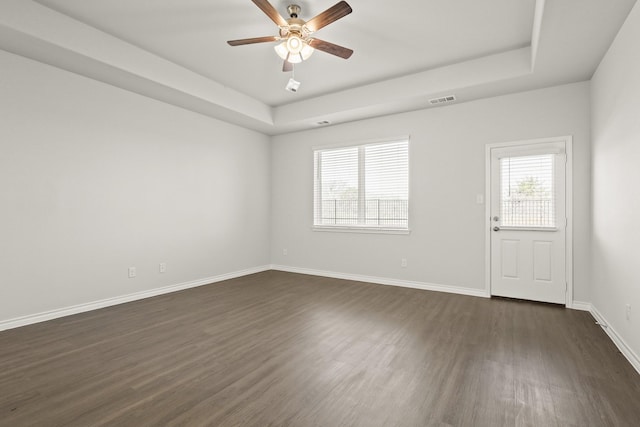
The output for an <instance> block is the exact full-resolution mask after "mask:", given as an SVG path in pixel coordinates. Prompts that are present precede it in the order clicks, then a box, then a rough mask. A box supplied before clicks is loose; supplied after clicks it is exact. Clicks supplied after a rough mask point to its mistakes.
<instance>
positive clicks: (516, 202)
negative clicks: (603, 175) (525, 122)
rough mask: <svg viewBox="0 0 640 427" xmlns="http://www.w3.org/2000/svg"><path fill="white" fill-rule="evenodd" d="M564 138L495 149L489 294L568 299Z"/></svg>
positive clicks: (521, 297)
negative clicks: (556, 140) (562, 139)
mask: <svg viewBox="0 0 640 427" xmlns="http://www.w3.org/2000/svg"><path fill="white" fill-rule="evenodd" d="M566 158H567V157H566V148H565V143H564V141H559V142H550V143H538V144H529V145H520V146H509V147H498V148H492V149H491V180H490V185H491V207H490V210H491V217H490V221H489V222H490V223H489V227H490V228H491V231H490V235H491V284H490V286H491V295H496V296H504V297H510V298H519V299H527V300H533V301H544V302H551V303H556V304H566V291H567V281H566V259H565V253H566V252H565V249H566V241H565V235H566V225H567V219H566V203H565V200H566V194H565V193H566V188H565V173H566Z"/></svg>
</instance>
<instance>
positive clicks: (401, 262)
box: [400, 258, 407, 268]
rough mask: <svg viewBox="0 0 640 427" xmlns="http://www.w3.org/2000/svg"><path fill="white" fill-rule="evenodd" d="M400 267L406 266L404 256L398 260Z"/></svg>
mask: <svg viewBox="0 0 640 427" xmlns="http://www.w3.org/2000/svg"><path fill="white" fill-rule="evenodd" d="M400 267H402V268H407V259H406V258H402V259H401V260H400Z"/></svg>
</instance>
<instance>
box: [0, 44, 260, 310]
mask: <svg viewBox="0 0 640 427" xmlns="http://www.w3.org/2000/svg"><path fill="white" fill-rule="evenodd" d="M0 75H1V78H0V99H1V100H2V101H1V102H0V195H1V197H0V217H1V220H0V263H1V268H0V321H2V320H7V319H13V318H16V317H19V316H24V315H31V314H35V313H42V312H45V311H48V310H55V309H60V308H64V307H69V306H74V305H77V304H84V303H88V302H92V301H97V300H102V299H105V298H111V297H117V296H121V295H127V294H132V293H136V292H141V291H145V290H149V289H154V288H159V287H163V286H167V285H175V284H179V283H183V282H188V281H192V280H195V279H203V278H208V277H214V276H217V275H221V274H225V273H230V272H235V271H239V270H244V269H248V268H254V267H257V266H263V265H268V264H269V247H268V241H269V226H270V224H269V218H268V216H269V203H270V202H269V197H270V196H269V193H270V187H271V186H270V181H269V180H270V173H269V167H270V165H269V138H268V137H267V136H264V135H262V134H259V133H255V132H252V131H248V130H245V129H243V128H240V127H236V126H232V125H229V124H226V123H223V122H220V121H216V120H213V119H211V118H208V117H204V116H200V115H198V114H195V113H192V112H188V111H186V110H182V109H180V108H176V107H173V106H170V105H167V104H163V103H161V102H157V101H154V100H151V99H148V98H145V97H142V96H139V95H136V94H133V93H130V92H126V91H123V90H120V89H116V88H114V87H112V86H108V85H105V84H102V83H99V82H96V81H93V80H90V79H87V78H84V77H80V76H77V75H75V74H71V73H68V72H65V71H61V70H59V69H56V68H53V67H49V66H46V65H43V64H41V63H37V62H33V61H31V60H28V59H25V58H22V57H19V56H15V55H12V54H9V53H6V52H4V51H0ZM160 262H166V263H167V272H166V273H164V274H159V272H158V264H159V263H160ZM129 266H136V267H137V277H136V278H135V279H129V278H127V268H128V267H129Z"/></svg>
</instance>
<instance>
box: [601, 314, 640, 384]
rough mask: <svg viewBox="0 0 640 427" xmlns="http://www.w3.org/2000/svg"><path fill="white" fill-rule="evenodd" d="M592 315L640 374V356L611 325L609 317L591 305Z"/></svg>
mask: <svg viewBox="0 0 640 427" xmlns="http://www.w3.org/2000/svg"><path fill="white" fill-rule="evenodd" d="M591 315H592V316H593V317H594V318H595V319H596V320H597V321H598V323H600V324H601V325H606V326H603V327H602V329H603V330H604V331H605V333H606V334H607V335H608V336H609V338H611V341H613V343H614V344H615V345H616V347H618V350H620V352H621V353H622V354H623V355H624V357H626V358H627V360H628V361H629V363H631V366H633V367H634V368H635V370H636V371H638V373H639V374H640V357H638V355H637V354H636V353H635V352H634V351H633V350H632V349H631V347H629V346H628V345H627V343H626V342H625V341H624V340H623V339H622V337H621V336H620V335H619V334H618V332H616V330H615V329H613V327H612V326H611V324H610V323H609V322H607V319H605V318H604V316H603V315H602V314H601V313H600V312H599V311H598V309H597V308H595V307H591Z"/></svg>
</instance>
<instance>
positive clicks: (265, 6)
mask: <svg viewBox="0 0 640 427" xmlns="http://www.w3.org/2000/svg"><path fill="white" fill-rule="evenodd" d="M251 1H252V2H253V3H255V5H256V6H258V7H259V8H260V10H262V11H263V12H264V13H265V14H266V15H267V16H268V17H269V18H271V20H272V21H273V22H275V23H276V25H277V26H279V27H285V26H287V25H289V24H288V23H287V21H286V20H285V19H284V18H283V17H282V15H280V14H279V13H278V11H277V10H276V8H275V7H273V6H272V5H271V3H269V2H268V1H267V0H251Z"/></svg>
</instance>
